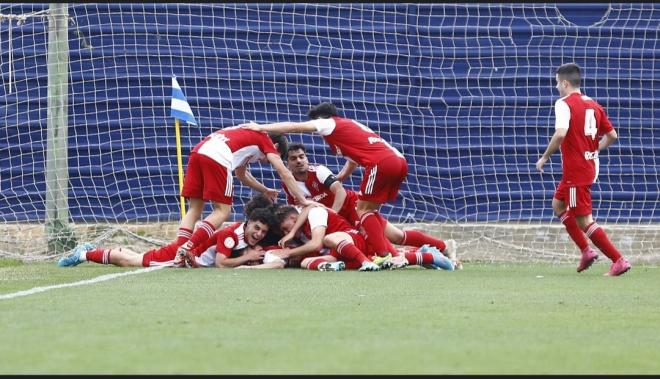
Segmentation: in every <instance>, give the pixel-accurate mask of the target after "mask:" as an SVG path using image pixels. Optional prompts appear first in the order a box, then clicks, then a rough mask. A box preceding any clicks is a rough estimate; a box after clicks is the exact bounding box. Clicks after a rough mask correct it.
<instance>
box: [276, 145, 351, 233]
mask: <svg viewBox="0 0 660 379" xmlns="http://www.w3.org/2000/svg"><path fill="white" fill-rule="evenodd" d="M284 158H285V159H286V164H287V167H288V168H289V171H291V173H292V174H293V176H294V178H296V181H297V184H298V188H300V189H301V190H302V192H303V194H304V195H305V197H306V198H308V199H312V200H314V201H316V202H318V203H321V204H323V205H325V206H326V207H328V208H330V209H332V210H333V211H335V212H337V213H338V214H339V215H340V216H342V217H344V218H345V219H346V220H348V221H349V222H350V223H351V225H355V224H356V223H357V222H358V221H359V218H358V215H357V211H356V206H357V194H356V193H355V192H353V191H348V190H345V189H344V186H343V185H342V184H341V182H340V181H339V180H337V177H336V176H335V174H334V173H333V172H332V171H330V169H328V168H327V167H326V166H323V165H320V164H310V163H309V160H308V159H307V152H306V150H305V146H304V145H303V144H300V143H297V144H292V145H289V147H288V149H287V153H286V156H285V157H284ZM282 189H284V192H285V193H286V201H287V203H289V204H292V205H293V204H295V199H294V198H293V195H291V193H290V192H289V188H288V187H287V185H286V183H284V182H282Z"/></svg>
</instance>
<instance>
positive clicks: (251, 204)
mask: <svg viewBox="0 0 660 379" xmlns="http://www.w3.org/2000/svg"><path fill="white" fill-rule="evenodd" d="M271 205H273V202H272V201H271V200H270V198H269V197H268V196H266V195H264V194H263V193H260V194H257V195H254V196H252V198H251V199H250V201H248V202H247V204H245V208H244V209H243V214H244V215H245V217H247V218H249V217H250V213H252V211H253V210H255V209H258V208H268V207H270V206H271Z"/></svg>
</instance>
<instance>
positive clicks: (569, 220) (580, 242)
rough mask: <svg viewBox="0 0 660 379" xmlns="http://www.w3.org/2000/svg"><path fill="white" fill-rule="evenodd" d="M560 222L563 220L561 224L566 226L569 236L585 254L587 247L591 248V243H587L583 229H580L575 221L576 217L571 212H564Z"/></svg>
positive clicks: (560, 216)
mask: <svg viewBox="0 0 660 379" xmlns="http://www.w3.org/2000/svg"><path fill="white" fill-rule="evenodd" d="M559 220H561V223H562V224H564V226H565V227H566V231H567V232H568V235H569V236H570V237H571V239H572V240H573V241H574V242H575V244H576V245H577V246H578V247H579V248H580V251H581V252H583V251H584V250H585V249H586V248H587V247H589V242H588V241H587V237H585V235H584V233H583V232H582V229H580V227H579V226H578V224H577V222H576V221H575V217H573V216H572V215H571V214H570V213H569V211H564V213H562V214H560V215H559Z"/></svg>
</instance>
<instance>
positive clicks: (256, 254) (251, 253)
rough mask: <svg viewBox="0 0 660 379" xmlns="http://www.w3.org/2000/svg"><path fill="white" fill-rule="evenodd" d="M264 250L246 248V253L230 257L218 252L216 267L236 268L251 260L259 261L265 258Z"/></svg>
mask: <svg viewBox="0 0 660 379" xmlns="http://www.w3.org/2000/svg"><path fill="white" fill-rule="evenodd" d="M263 257H264V252H263V250H255V249H249V248H246V249H245V253H244V254H242V255H240V256H238V257H236V258H230V257H227V256H226V255H225V254H223V253H220V252H218V253H216V257H215V267H219V268H234V267H238V266H241V265H244V264H246V263H247V262H249V261H258V260H261V259H263Z"/></svg>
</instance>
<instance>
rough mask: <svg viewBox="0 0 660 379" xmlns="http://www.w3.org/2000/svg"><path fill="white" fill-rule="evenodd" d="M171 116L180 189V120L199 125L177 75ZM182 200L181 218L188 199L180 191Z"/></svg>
mask: <svg viewBox="0 0 660 379" xmlns="http://www.w3.org/2000/svg"><path fill="white" fill-rule="evenodd" d="M170 116H171V117H174V130H175V132H176V161H177V166H178V171H179V191H181V190H182V189H183V158H182V156H181V132H180V131H179V120H183V121H185V122H187V123H188V124H192V125H197V121H196V120H195V116H194V115H193V113H192V109H190V105H188V101H187V100H186V97H185V96H184V95H183V91H182V90H181V87H180V86H179V83H178V82H177V81H176V76H172V111H171V113H170ZM179 197H180V201H181V218H183V217H184V216H185V215H186V200H185V199H184V197H183V196H182V195H181V194H180V193H179Z"/></svg>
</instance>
